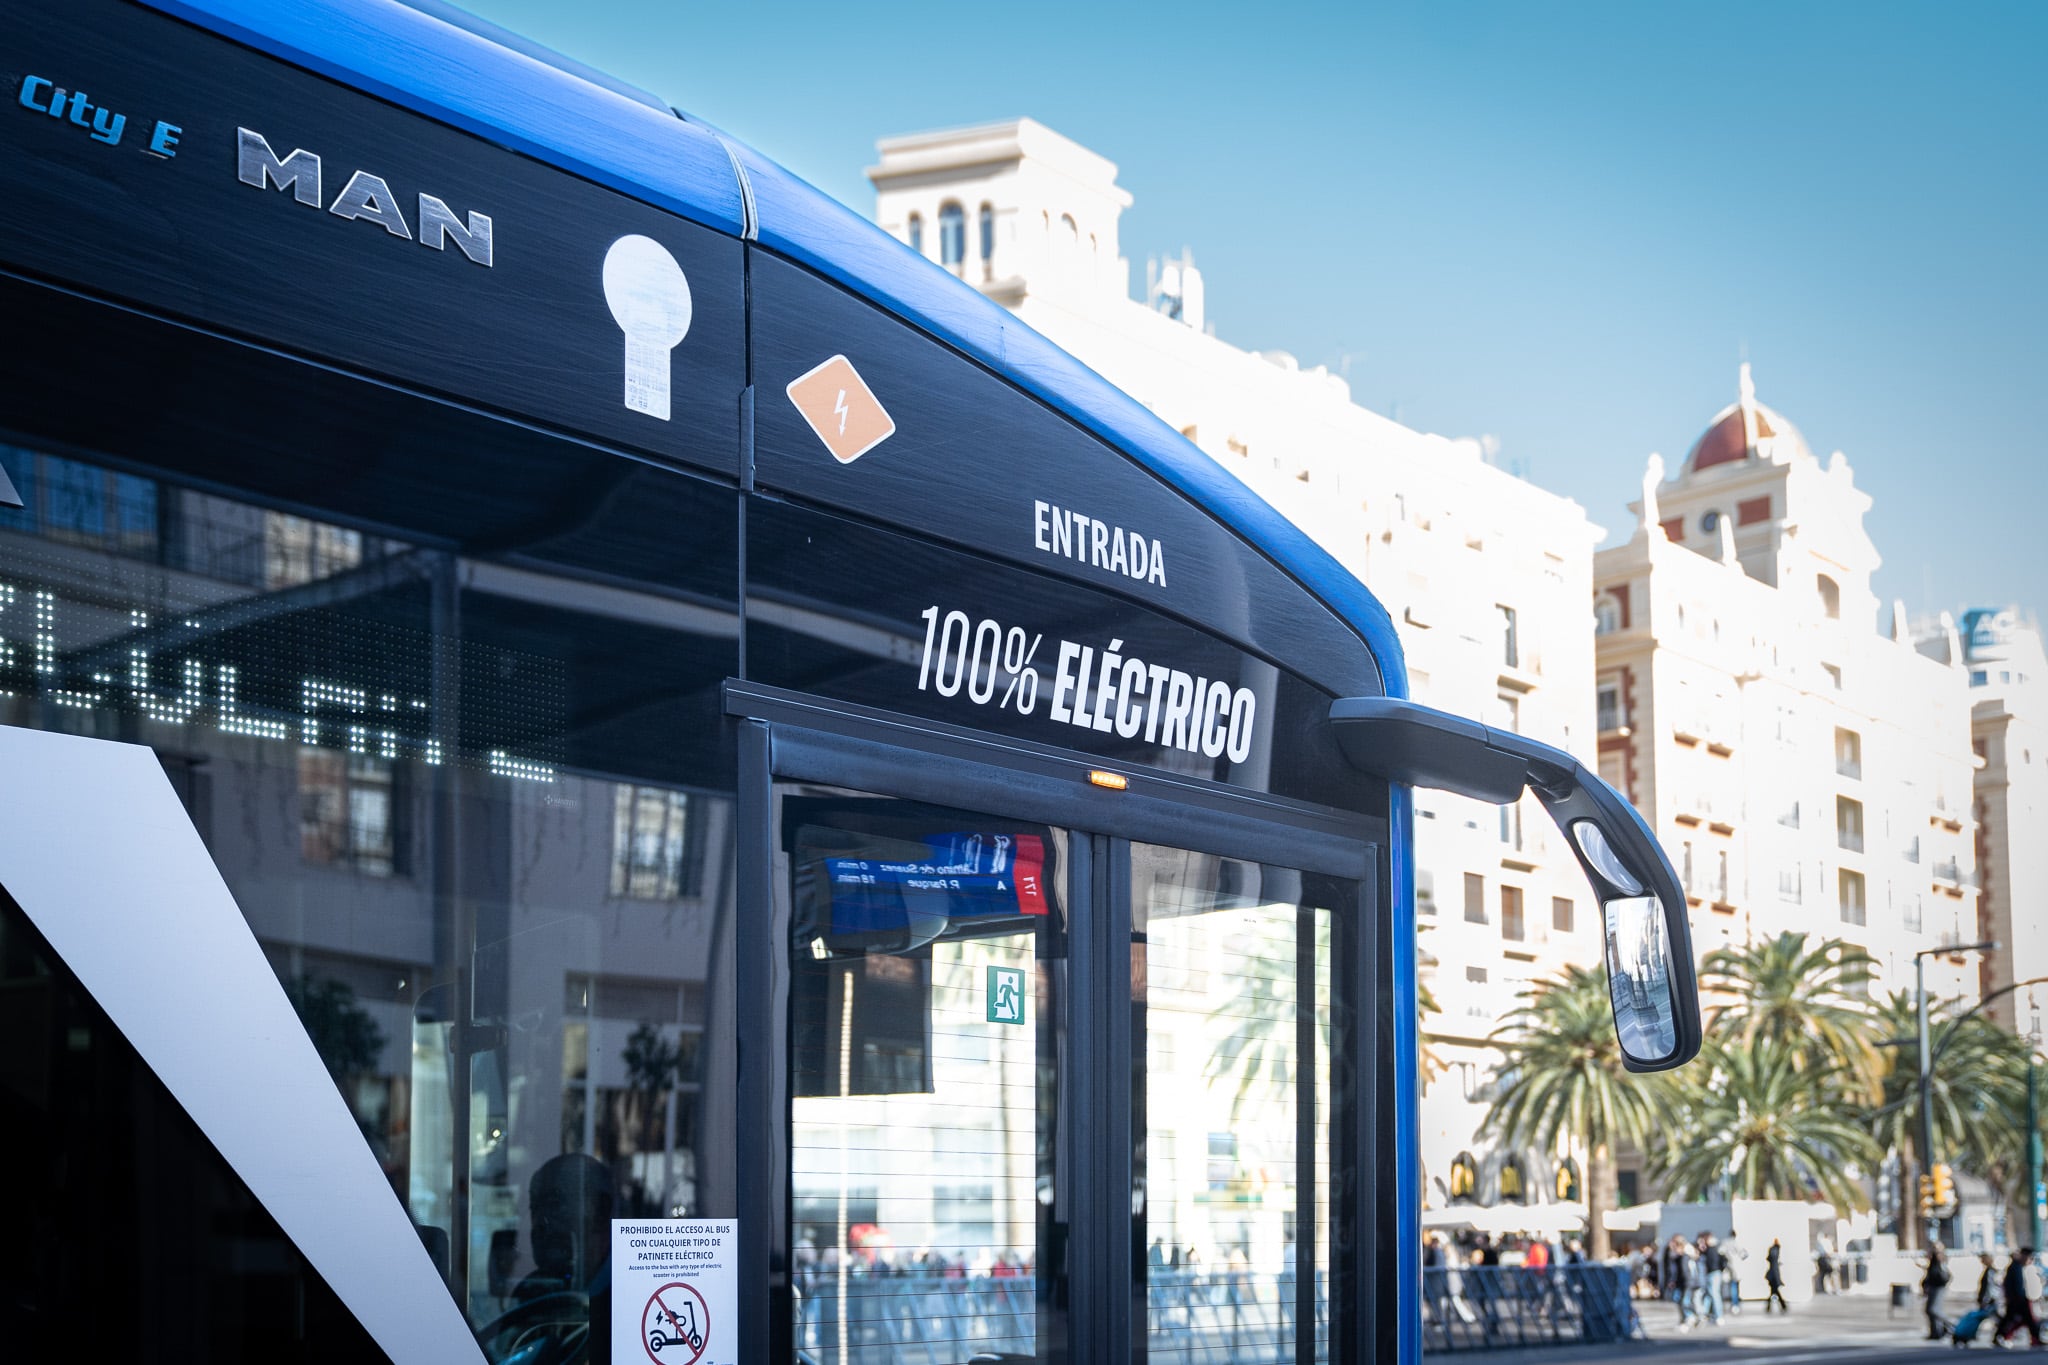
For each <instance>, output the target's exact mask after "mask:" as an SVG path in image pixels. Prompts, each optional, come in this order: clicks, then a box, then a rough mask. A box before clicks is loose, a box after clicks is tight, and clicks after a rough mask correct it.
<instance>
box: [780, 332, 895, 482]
mask: <svg viewBox="0 0 2048 1365" xmlns="http://www.w3.org/2000/svg"><path fill="white" fill-rule="evenodd" d="M785 392H787V393H788V394H789V401H790V402H791V403H793V404H795V405H796V410H797V411H798V412H800V413H802V414H803V419H804V421H806V422H808V423H810V426H811V430H812V431H814V432H816V433H817V434H818V439H819V440H821V441H823V442H824V443H825V449H827V450H829V451H831V452H832V458H833V459H835V460H837V461H839V463H841V464H852V463H853V462H854V461H855V460H858V459H859V458H860V457H861V456H863V455H865V454H867V453H868V452H869V451H870V450H873V449H874V448H875V447H876V446H878V445H880V444H881V443H882V442H884V441H886V440H888V439H889V438H890V437H891V436H893V435H895V434H896V421H895V419H894V418H892V417H890V416H889V413H888V411H887V409H885V408H883V406H882V400H881V399H879V398H877V397H875V394H874V390H872V389H870V388H869V387H868V386H867V381H865V380H863V379H862V378H861V377H860V373H859V372H858V371H857V370H855V369H854V368H853V362H852V361H850V360H848V359H847V358H846V357H845V356H843V355H835V356H833V357H832V358H831V359H830V360H828V361H826V362H825V363H824V364H822V365H819V366H817V367H816V368H815V369H812V370H810V371H809V372H807V373H805V374H802V375H800V376H798V377H797V378H795V379H793V380H791V381H790V383H789V387H788V389H786V390H785Z"/></svg>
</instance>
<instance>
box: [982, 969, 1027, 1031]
mask: <svg viewBox="0 0 2048 1365" xmlns="http://www.w3.org/2000/svg"><path fill="white" fill-rule="evenodd" d="M988 1021H989V1022H990V1023H991V1024H1021V1023H1023V1022H1024V969H1023V968H1021V967H991V968H989V969H988Z"/></svg>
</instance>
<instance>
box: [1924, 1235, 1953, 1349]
mask: <svg viewBox="0 0 2048 1365" xmlns="http://www.w3.org/2000/svg"><path fill="white" fill-rule="evenodd" d="M1951 1278H1952V1276H1950V1274H1949V1271H1948V1252H1947V1251H1946V1250H1944V1249H1943V1247H1942V1245H1941V1243H1939V1242H1936V1243H1934V1244H1933V1245H1932V1246H1930V1247H1928V1248H1927V1273H1926V1274H1925V1275H1922V1276H1921V1277H1920V1292H1921V1293H1922V1294H1923V1295H1925V1296H1926V1298H1927V1339H1928V1340H1929V1341H1940V1340H1941V1339H1942V1338H1943V1337H1945V1336H1947V1335H1948V1332H1949V1321H1948V1319H1947V1318H1945V1317H1943V1316H1942V1314H1941V1297H1942V1295H1944V1294H1946V1293H1947V1292H1948V1282H1949V1280H1950V1279H1951Z"/></svg>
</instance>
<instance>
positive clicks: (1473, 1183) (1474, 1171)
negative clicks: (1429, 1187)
mask: <svg viewBox="0 0 2048 1365" xmlns="http://www.w3.org/2000/svg"><path fill="white" fill-rule="evenodd" d="M1450 1190H1451V1202H1452V1203H1454V1204H1455V1203H1457V1202H1458V1201H1459V1200H1461V1199H1462V1200H1464V1201H1465V1202H1466V1203H1468V1204H1469V1203H1471V1202H1472V1199H1473V1198H1474V1196H1476V1195H1477V1194H1478V1193H1479V1163H1478V1162H1476V1161H1474V1160H1473V1159H1472V1154H1471V1153H1470V1152H1460V1153H1458V1155H1457V1156H1456V1157H1454V1158H1453V1159H1452V1161H1451V1185H1450Z"/></svg>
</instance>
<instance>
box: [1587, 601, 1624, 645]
mask: <svg viewBox="0 0 2048 1365" xmlns="http://www.w3.org/2000/svg"><path fill="white" fill-rule="evenodd" d="M1620 629H1621V604H1620V603H1619V602H1617V601H1615V600H1614V598H1613V596H1612V595H1611V594H1609V593H1602V594H1601V595H1600V598H1599V600H1598V601H1596V602H1594V603H1593V633H1594V634H1595V635H1612V634H1614V632H1615V631H1617V630H1620Z"/></svg>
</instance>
